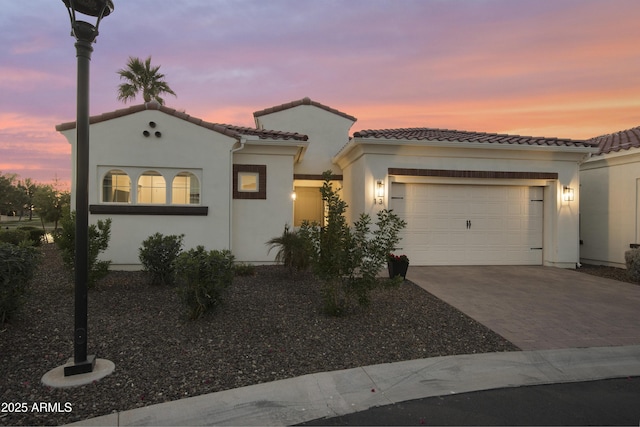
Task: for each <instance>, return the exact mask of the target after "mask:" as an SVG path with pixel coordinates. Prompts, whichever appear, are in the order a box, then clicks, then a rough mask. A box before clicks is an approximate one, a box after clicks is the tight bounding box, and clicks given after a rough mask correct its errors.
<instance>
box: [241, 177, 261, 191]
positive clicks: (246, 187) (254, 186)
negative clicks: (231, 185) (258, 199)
mask: <svg viewBox="0 0 640 427" xmlns="http://www.w3.org/2000/svg"><path fill="white" fill-rule="evenodd" d="M259 177H260V175H259V174H258V172H238V191H239V192H242V193H244V192H257V191H259V187H260V181H259V179H260V178H259Z"/></svg>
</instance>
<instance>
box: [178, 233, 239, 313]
mask: <svg viewBox="0 0 640 427" xmlns="http://www.w3.org/2000/svg"><path fill="white" fill-rule="evenodd" d="M175 266H176V279H177V282H178V285H179V287H178V293H179V295H180V297H181V299H182V301H183V302H184V303H185V304H186V305H187V307H188V314H189V318H190V319H192V320H195V319H198V318H200V317H202V315H204V314H205V313H206V312H207V311H208V310H210V309H211V308H213V307H215V306H217V305H218V304H220V303H221V302H222V298H223V294H224V291H225V289H227V288H228V287H229V286H231V283H232V282H233V275H234V268H233V255H232V254H231V252H230V251H228V250H223V251H218V250H212V251H207V250H205V248H204V246H198V247H197V248H196V249H191V250H189V251H187V252H183V253H181V254H180V255H179V256H178V258H177V259H176V262H175Z"/></svg>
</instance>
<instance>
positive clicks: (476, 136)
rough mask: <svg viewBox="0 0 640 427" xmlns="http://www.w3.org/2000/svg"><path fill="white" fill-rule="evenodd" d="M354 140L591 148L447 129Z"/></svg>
mask: <svg viewBox="0 0 640 427" xmlns="http://www.w3.org/2000/svg"><path fill="white" fill-rule="evenodd" d="M353 136H354V138H381V139H404V140H418V141H425V140H428V141H459V142H475V143H487V144H511V145H527V144H528V145H546V146H568V147H592V146H594V144H592V143H590V142H588V141H582V140H575V139H562V138H546V137H532V136H520V135H506V134H497V133H485V132H467V131H458V130H449V129H432V128H402V129H378V130H371V129H367V130H361V131H359V132H355V133H354V134H353Z"/></svg>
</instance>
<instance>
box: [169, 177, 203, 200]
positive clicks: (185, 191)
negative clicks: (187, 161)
mask: <svg viewBox="0 0 640 427" xmlns="http://www.w3.org/2000/svg"><path fill="white" fill-rule="evenodd" d="M171 194H172V197H171V199H172V200H171V203H172V204H174V205H198V204H200V182H199V181H198V178H197V177H196V176H195V175H194V174H192V173H191V172H180V173H179V174H178V175H176V177H175V178H173V184H172V186H171Z"/></svg>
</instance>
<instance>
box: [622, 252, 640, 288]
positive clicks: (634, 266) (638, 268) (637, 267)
mask: <svg viewBox="0 0 640 427" xmlns="http://www.w3.org/2000/svg"><path fill="white" fill-rule="evenodd" d="M624 262H625V264H626V265H627V276H629V279H631V280H633V281H634V282H640V249H630V250H628V251H626V252H625V253H624Z"/></svg>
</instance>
